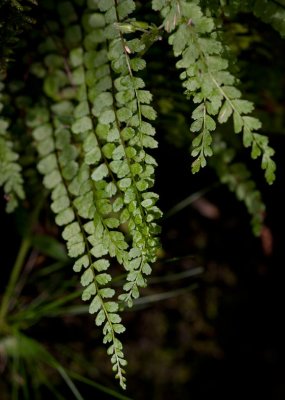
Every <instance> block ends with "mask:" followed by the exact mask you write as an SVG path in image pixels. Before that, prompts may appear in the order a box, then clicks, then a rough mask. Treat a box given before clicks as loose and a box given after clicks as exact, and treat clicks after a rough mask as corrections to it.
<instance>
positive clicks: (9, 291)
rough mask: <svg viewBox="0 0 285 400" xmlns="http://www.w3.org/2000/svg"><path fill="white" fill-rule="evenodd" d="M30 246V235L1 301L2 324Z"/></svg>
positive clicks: (23, 242) (0, 316)
mask: <svg viewBox="0 0 285 400" xmlns="http://www.w3.org/2000/svg"><path fill="white" fill-rule="evenodd" d="M30 247H31V239H30V237H29V236H28V237H25V238H24V239H23V240H22V243H21V246H20V249H19V252H18V255H17V258H16V261H15V263H14V266H13V268H12V273H11V275H10V279H9V282H8V285H7V288H6V290H5V293H4V295H3V298H2V303H1V308H0V325H2V324H3V323H4V320H5V317H6V314H7V312H8V309H9V303H10V298H11V295H12V293H13V291H14V289H15V286H16V283H17V281H18V277H19V275H20V272H21V269H22V267H23V264H24V262H25V259H26V257H27V254H28V251H29V249H30Z"/></svg>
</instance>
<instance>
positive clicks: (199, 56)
mask: <svg viewBox="0 0 285 400" xmlns="http://www.w3.org/2000/svg"><path fill="white" fill-rule="evenodd" d="M162 3H164V4H165V5H163V4H162ZM153 6H154V8H155V9H160V11H161V14H162V16H163V18H164V27H165V29H166V30H167V31H168V32H173V33H172V34H171V36H170V38H169V42H170V44H171V45H172V46H173V51H174V55H175V56H176V57H181V59H180V60H179V61H178V62H177V68H182V69H185V71H184V72H182V73H181V75H180V77H181V79H182V80H183V86H184V87H185V88H186V94H187V96H189V97H193V102H194V103H199V105H198V107H196V109H195V110H194V112H193V114H192V118H193V119H194V122H193V123H192V125H191V128H190V130H191V131H192V132H197V131H198V132H200V134H199V135H198V137H196V139H195V140H194V142H193V152H192V155H193V156H194V157H196V159H195V161H194V162H193V164H192V170H193V172H194V173H195V172H197V171H199V169H200V168H201V167H204V166H205V165H206V156H210V155H212V148H211V136H210V131H211V130H214V129H215V121H214V119H213V116H215V117H216V118H217V121H218V122H219V123H221V124H222V123H225V122H227V121H228V120H229V118H230V117H231V116H233V122H234V131H235V133H240V132H242V133H243V144H244V146H245V147H250V146H251V156H252V158H257V157H260V156H261V157H262V162H261V167H262V168H263V169H264V170H265V177H266V180H267V182H268V183H270V184H271V183H272V182H273V181H274V179H275V173H274V172H275V169H276V166H275V162H274V161H273V160H272V156H273V154H274V150H273V149H272V148H271V147H270V146H269V144H268V138H267V137H265V136H262V135H261V134H259V133H257V131H258V130H259V129H260V128H261V123H260V121H259V120H258V119H256V118H254V117H251V116H248V114H250V113H251V112H252V111H253V104H252V103H251V102H249V101H247V100H243V99H241V92H240V91H239V90H238V89H237V88H236V87H235V84H236V79H235V77H234V76H233V75H232V74H231V73H230V72H229V71H228V61H227V60H226V59H225V58H224V56H223V44H222V43H221V42H220V40H219V39H218V36H217V33H216V31H215V29H216V28H215V23H214V20H213V18H211V17H208V16H206V15H203V13H202V11H201V8H200V7H199V6H198V5H197V4H196V2H192V1H190V2H186V1H174V2H167V1H165V2H159V6H158V4H157V2H153Z"/></svg>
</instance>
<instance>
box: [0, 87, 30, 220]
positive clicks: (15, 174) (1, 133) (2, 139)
mask: <svg viewBox="0 0 285 400" xmlns="http://www.w3.org/2000/svg"><path fill="white" fill-rule="evenodd" d="M3 90H4V84H3V83H2V82H0V112H2V110H3V107H4V104H3ZM18 160H19V155H18V153H17V152H16V151H15V149H14V143H13V141H12V138H11V136H10V135H9V122H8V120H7V119H6V118H4V117H2V116H1V115H0V171H1V174H0V186H3V189H4V193H5V199H6V201H7V204H6V211H7V212H9V213H10V212H13V211H14V210H15V208H16V207H17V206H18V203H19V200H23V199H24V198H25V193H24V187H23V183H24V181H23V177H22V167H21V165H20V164H19V162H18Z"/></svg>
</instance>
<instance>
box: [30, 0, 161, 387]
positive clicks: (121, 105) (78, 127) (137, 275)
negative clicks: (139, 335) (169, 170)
mask: <svg viewBox="0 0 285 400" xmlns="http://www.w3.org/2000/svg"><path fill="white" fill-rule="evenodd" d="M134 6H135V4H134V2H133V1H130V0H123V1H118V2H115V1H112V2H104V1H98V2H94V3H92V2H91V3H88V6H87V8H86V9H85V10H84V12H83V13H82V14H79V15H77V12H76V11H77V10H76V6H74V5H73V4H72V3H71V2H64V3H60V4H59V5H58V6H57V12H58V13H59V16H60V19H61V21H62V25H63V27H64V29H65V31H66V35H65V37H64V38H61V37H60V34H59V32H60V28H58V27H57V26H55V25H52V24H49V23H47V28H48V29H50V30H52V36H53V40H52V41H51V40H50V38H49V40H45V41H44V42H43V43H42V44H41V45H40V51H41V52H42V53H43V54H44V62H43V63H42V65H41V67H40V68H39V65H37V68H36V69H35V73H36V75H37V71H40V75H43V76H44V80H43V90H44V93H45V95H46V97H47V99H42V100H41V102H42V107H40V108H39V109H38V114H37V113H36V114H37V115H35V116H33V115H30V117H29V119H28V125H29V126H30V128H33V137H34V139H35V141H36V146H37V149H38V153H39V156H40V161H39V164H38V169H39V171H40V172H41V173H42V174H43V175H44V180H43V183H44V185H45V186H46V188H47V189H49V190H51V197H52V200H53V202H52V204H51V208H52V210H53V211H54V212H55V213H56V219H55V221H56V223H57V225H59V226H62V227H65V228H64V230H63V238H64V239H65V240H66V241H67V248H68V254H69V255H70V256H71V257H73V258H76V262H75V265H74V270H75V271H77V272H81V270H82V269H83V274H82V277H81V283H82V285H83V286H85V287H86V289H85V290H84V292H83V296H82V298H83V300H92V301H91V305H90V308H89V310H90V313H92V314H93V313H97V317H96V320H95V322H96V324H97V325H102V324H103V334H104V343H110V346H109V349H108V353H109V354H110V355H111V361H112V364H113V369H114V371H115V372H116V377H117V378H119V380H120V384H121V386H122V387H125V383H124V382H125V378H124V376H123V375H124V370H123V366H124V365H125V360H124V355H123V352H122V344H121V342H120V341H119V340H118V339H117V334H119V333H121V332H123V331H124V327H123V325H122V324H121V317H120V316H119V314H118V309H119V303H118V301H116V300H115V299H113V297H114V295H115V291H114V289H113V288H111V287H110V286H109V284H110V282H111V281H112V277H111V275H110V273H109V272H108V269H109V266H110V261H109V257H111V258H115V259H116V260H117V262H118V263H119V264H121V265H122V266H123V268H124V269H125V271H127V280H126V283H125V285H124V287H123V293H121V294H120V296H119V299H120V301H121V302H123V303H126V304H128V305H129V306H131V305H132V301H133V299H134V298H137V297H138V296H139V288H140V287H144V286H146V279H145V276H147V275H149V274H150V273H151V267H150V263H153V262H154V261H155V259H156V251H157V248H158V240H157V234H158V233H159V228H158V226H157V224H156V223H155V220H156V219H157V218H159V217H160V216H161V212H160V210H159V209H158V208H157V206H156V205H155V203H156V201H157V199H158V196H157V195H156V194H155V193H153V192H151V191H149V189H150V188H151V187H152V186H153V183H154V177H153V175H154V167H155V166H156V162H155V160H154V158H153V157H152V156H151V155H149V154H147V152H146V150H147V149H148V148H151V149H152V148H155V147H157V142H156V140H155V139H154V137H153V136H154V134H155V130H154V128H153V127H152V125H151V124H150V123H149V122H148V120H150V121H151V120H153V119H154V118H155V117H156V113H155V111H154V110H153V108H152V107H151V106H150V102H151V98H152V96H151V94H150V92H148V91H147V90H145V88H144V86H145V84H144V82H143V80H142V79H141V77H139V76H135V74H136V73H138V72H139V71H140V70H141V69H143V68H144V67H145V62H144V60H143V59H142V58H141V56H140V55H139V54H138V53H139V52H141V51H142V50H143V49H144V46H145V44H144V39H145V37H144V38H143V40H142V41H140V38H135V39H131V40H127V39H125V37H124V36H123V34H122V32H121V25H120V24H121V22H123V21H124V20H125V18H126V17H128V15H129V13H130V12H131V11H132V10H133V9H134ZM81 19H82V26H83V29H82V28H81V26H80V25H79V23H78V22H79V21H80V20H81ZM75 33H76V35H75ZM82 43H83V45H82ZM42 68H43V69H44V72H43V71H42ZM36 110H37V109H35V110H34V111H33V113H32V114H34V113H35V112H36ZM122 225H123V226H124V228H123V229H121V226H122ZM106 299H107V300H106ZM110 299H112V300H110Z"/></svg>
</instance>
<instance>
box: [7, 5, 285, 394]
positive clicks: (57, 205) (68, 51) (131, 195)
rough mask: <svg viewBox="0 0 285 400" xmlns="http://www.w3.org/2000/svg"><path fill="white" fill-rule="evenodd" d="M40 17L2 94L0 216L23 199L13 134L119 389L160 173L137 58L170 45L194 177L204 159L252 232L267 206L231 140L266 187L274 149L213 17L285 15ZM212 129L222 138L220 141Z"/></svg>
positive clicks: (183, 10) (201, 11)
mask: <svg viewBox="0 0 285 400" xmlns="http://www.w3.org/2000/svg"><path fill="white" fill-rule="evenodd" d="M11 3H13V4H16V3H17V4H18V2H11ZM261 3H262V4H263V6H264V7H262V6H261V5H260V4H261ZM39 7H41V8H40V10H39V14H41V13H42V15H43V16H44V18H45V24H44V28H43V29H42V30H41V28H40V27H37V29H38V31H37V32H36V33H37V34H38V35H33V34H32V33H30V36H29V37H30V39H31V41H32V44H33V45H34V46H33V50H32V51H31V53H29V54H28V55H27V57H24V61H23V63H24V64H23V65H24V66H25V68H26V69H27V70H28V74H27V76H26V75H25V79H24V82H23V85H22V88H21V87H20V89H13V84H14V86H17V82H13V81H12V78H11V82H10V85H8V89H7V90H8V91H10V92H9V93H10V94H11V93H12V94H13V96H10V98H9V104H5V107H4V106H2V103H3V105H4V97H5V96H4V95H3V91H4V86H1V88H0V89H1V93H0V95H1V96H2V97H1V98H0V105H1V113H2V114H1V119H0V167H1V173H0V185H1V186H3V188H4V192H5V195H6V196H7V200H8V203H7V210H8V211H12V210H14V209H15V207H16V206H17V204H18V202H19V200H22V199H23V198H24V191H23V179H22V177H21V170H22V169H24V172H25V163H22V162H21V158H19V156H18V155H17V152H16V150H15V149H17V147H19V153H20V154H22V153H24V144H23V143H24V141H23V142H21V140H18V137H17V135H15V133H19V132H20V135H21V136H25V137H27V138H28V139H27V140H29V144H31V143H32V144H33V145H34V146H35V148H36V149H37V153H38V159H37V160H36V162H37V169H38V171H39V173H40V174H41V175H42V177H43V178H42V183H43V186H44V187H45V188H46V189H47V190H48V191H49V192H50V199H51V201H50V208H51V210H52V211H53V213H54V214H55V223H56V225H57V226H59V227H60V229H61V231H62V237H63V239H64V241H65V243H66V248H67V251H68V255H69V256H70V257H71V258H72V259H74V266H73V269H74V271H75V272H77V273H79V274H80V282H81V285H82V286H83V292H82V300H83V301H88V302H89V312H90V314H94V316H95V324H96V325H97V326H101V327H102V331H103V342H104V343H105V344H107V345H108V350H107V352H108V354H109V355H110V357H111V363H112V365H113V370H114V372H115V375H116V377H117V378H118V379H119V381H120V385H121V387H122V388H125V387H126V384H125V380H126V378H125V376H124V375H125V370H124V367H125V365H126V360H125V357H124V352H123V346H122V343H121V341H120V340H119V339H118V335H119V334H121V333H123V332H124V330H125V328H124V325H123V324H122V321H121V316H120V310H121V309H123V308H124V307H125V306H132V304H133V301H134V299H137V298H138V297H139V295H140V290H141V288H144V287H146V285H147V277H148V275H150V274H151V270H152V264H153V263H154V262H155V260H156V258H157V254H158V250H159V240H158V235H159V233H160V228H159V226H158V224H157V220H159V218H160V217H161V216H162V213H161V211H160V209H159V208H158V207H157V205H156V203H157V201H158V199H159V196H158V195H157V194H156V193H155V192H154V191H153V186H154V181H155V179H154V175H155V168H156V166H157V163H156V161H155V159H154V158H153V155H152V150H153V149H156V148H157V147H158V142H157V140H156V130H155V128H154V125H153V123H154V121H155V122H156V126H159V125H157V121H158V122H159V115H157V112H156V111H155V109H154V108H153V106H152V98H153V95H152V93H151V92H150V91H149V90H148V88H147V85H146V81H147V79H146V75H147V74H146V71H145V69H146V65H147V63H146V60H145V59H144V55H145V53H146V52H148V51H149V49H150V48H151V46H152V45H153V44H154V43H156V42H157V43H156V45H157V46H159V42H160V39H162V38H163V37H164V36H167V37H168V41H169V43H170V45H171V47H172V49H173V52H174V56H175V57H178V58H179V60H178V62H177V63H176V67H177V68H178V70H179V72H180V78H181V80H182V86H183V88H184V89H185V94H186V97H187V100H190V99H192V103H190V102H189V101H187V102H185V104H186V106H185V109H186V110H187V113H188V115H189V111H188V110H190V109H191V107H194V109H191V110H192V114H191V116H192V122H191V126H190V135H189V136H190V137H191V138H193V140H192V153H191V154H192V157H194V161H193V163H192V171H193V173H196V172H198V171H199V170H200V169H201V168H202V167H205V166H206V164H207V160H208V158H209V157H212V158H211V162H210V163H211V165H212V166H213V168H214V169H215V170H216V172H217V175H218V176H219V179H220V181H221V182H223V183H225V184H227V185H228V187H229V189H230V190H232V191H234V192H235V193H236V195H237V197H238V199H240V200H242V201H243V202H244V203H245V205H246V207H247V209H248V211H249V213H250V214H251V216H252V224H253V230H254V233H256V234H258V233H259V232H260V229H261V227H262V222H263V214H264V204H263V203H262V200H261V195H260V193H259V191H258V190H257V188H256V185H255V183H254V180H253V179H251V178H250V173H249V172H248V170H247V167H246V166H245V165H244V164H242V163H240V162H239V161H233V160H234V157H235V150H234V149H233V148H232V145H231V139H230V138H228V137H230V134H231V133H232V134H234V133H235V134H241V135H240V136H242V141H241V145H242V146H243V147H245V148H250V149H251V157H252V158H253V159H255V158H259V157H260V158H261V168H262V169H264V171H265V177H266V180H267V182H268V183H269V184H271V183H272V182H273V181H274V179H275V163H274V161H273V159H272V156H273V154H274V150H273V149H272V148H271V147H270V146H269V141H268V138H267V137H266V136H264V135H262V134H261V133H260V130H261V122H260V121H259V119H258V118H256V116H254V114H253V108H254V107H253V103H252V102H251V101H248V100H246V99H244V98H242V93H241V91H240V89H239V88H238V84H239V82H238V80H237V79H236V77H235V76H234V72H235V71H234V68H233V62H232V59H231V58H230V57H229V49H228V46H227V44H226V43H225V39H224V37H223V35H222V33H221V30H222V29H221V27H222V19H221V15H222V14H226V15H228V16H232V15H235V14H236V13H238V12H241V11H247V12H252V13H254V14H255V15H257V16H258V17H260V18H262V19H263V20H265V21H266V22H269V23H271V24H272V25H273V27H274V28H276V29H278V30H279V31H280V33H281V34H284V26H283V25H284V19H283V17H282V15H283V11H284V10H283V8H282V6H281V5H280V6H279V5H278V4H277V3H275V2H274V4H273V3H271V2H270V4H269V2H267V1H265V0H264V1H261V2H252V3H251V2H247V1H233V2H224V1H223V2H220V1H215V0H213V1H194V0H193V1H190V0H189V1H185V0H174V1H169V0H153V1H152V8H153V11H154V12H155V11H159V15H158V16H156V17H154V18H161V20H162V21H161V22H162V23H161V25H160V26H159V27H157V26H156V25H154V24H152V23H149V22H146V21H143V20H142V21H141V20H136V18H135V17H134V15H135V14H132V13H133V12H134V11H136V12H138V13H141V14H143V11H140V10H136V2H135V1H132V0H108V1H107V0H89V1H87V2H85V1H84V0H70V1H63V2H56V1H54V2H53V1H48V0H46V1H45V0H44V1H43V2H42V4H41V5H40V6H39ZM265 10H266V12H265ZM142 19H143V18H142ZM1 24H2V25H1ZM1 24H0V28H1V27H2V26H3V22H1ZM34 49H36V50H34ZM160 68H161V70H163V71H164V68H163V65H162V64H160ZM181 70H182V72H181ZM162 73H163V72H162ZM11 76H13V75H11ZM8 78H9V75H8ZM9 79H10V78H9ZM164 79H167V78H165V77H164ZM7 81H9V80H8V79H7ZM26 81H27V82H26ZM11 85H12V86H11ZM35 88H36V89H35ZM13 90H14V92H15V94H14V92H13ZM191 104H192V105H191ZM188 105H189V109H188ZM2 108H3V110H2ZM11 116H12V117H13V116H14V117H15V120H13V118H11ZM8 117H10V119H11V121H10V119H9V118H8ZM181 120H182V121H183V122H184V117H183V118H182V119H181ZM8 121H10V123H9V122H8ZM19 121H20V122H21V124H20V125H19V124H18V123H19ZM230 121H231V122H232V124H230ZM19 126H20V127H19ZM217 127H218V128H219V130H221V132H222V131H227V136H228V137H227V136H226V135H224V137H223V138H222V139H220V137H219V136H218V135H217V134H216V130H217ZM10 130H11V135H10ZM232 136H234V135H232ZM19 160H20V161H19ZM25 186H28V183H26V185H25ZM114 265H116V268H114V269H113V268H112V267H113V266H114ZM114 270H115V272H114ZM118 271H119V272H120V273H123V274H125V277H126V278H125V281H124V284H123V287H122V288H118V287H116V286H114V285H113V282H114V278H115V277H116V274H117V273H118Z"/></svg>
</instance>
